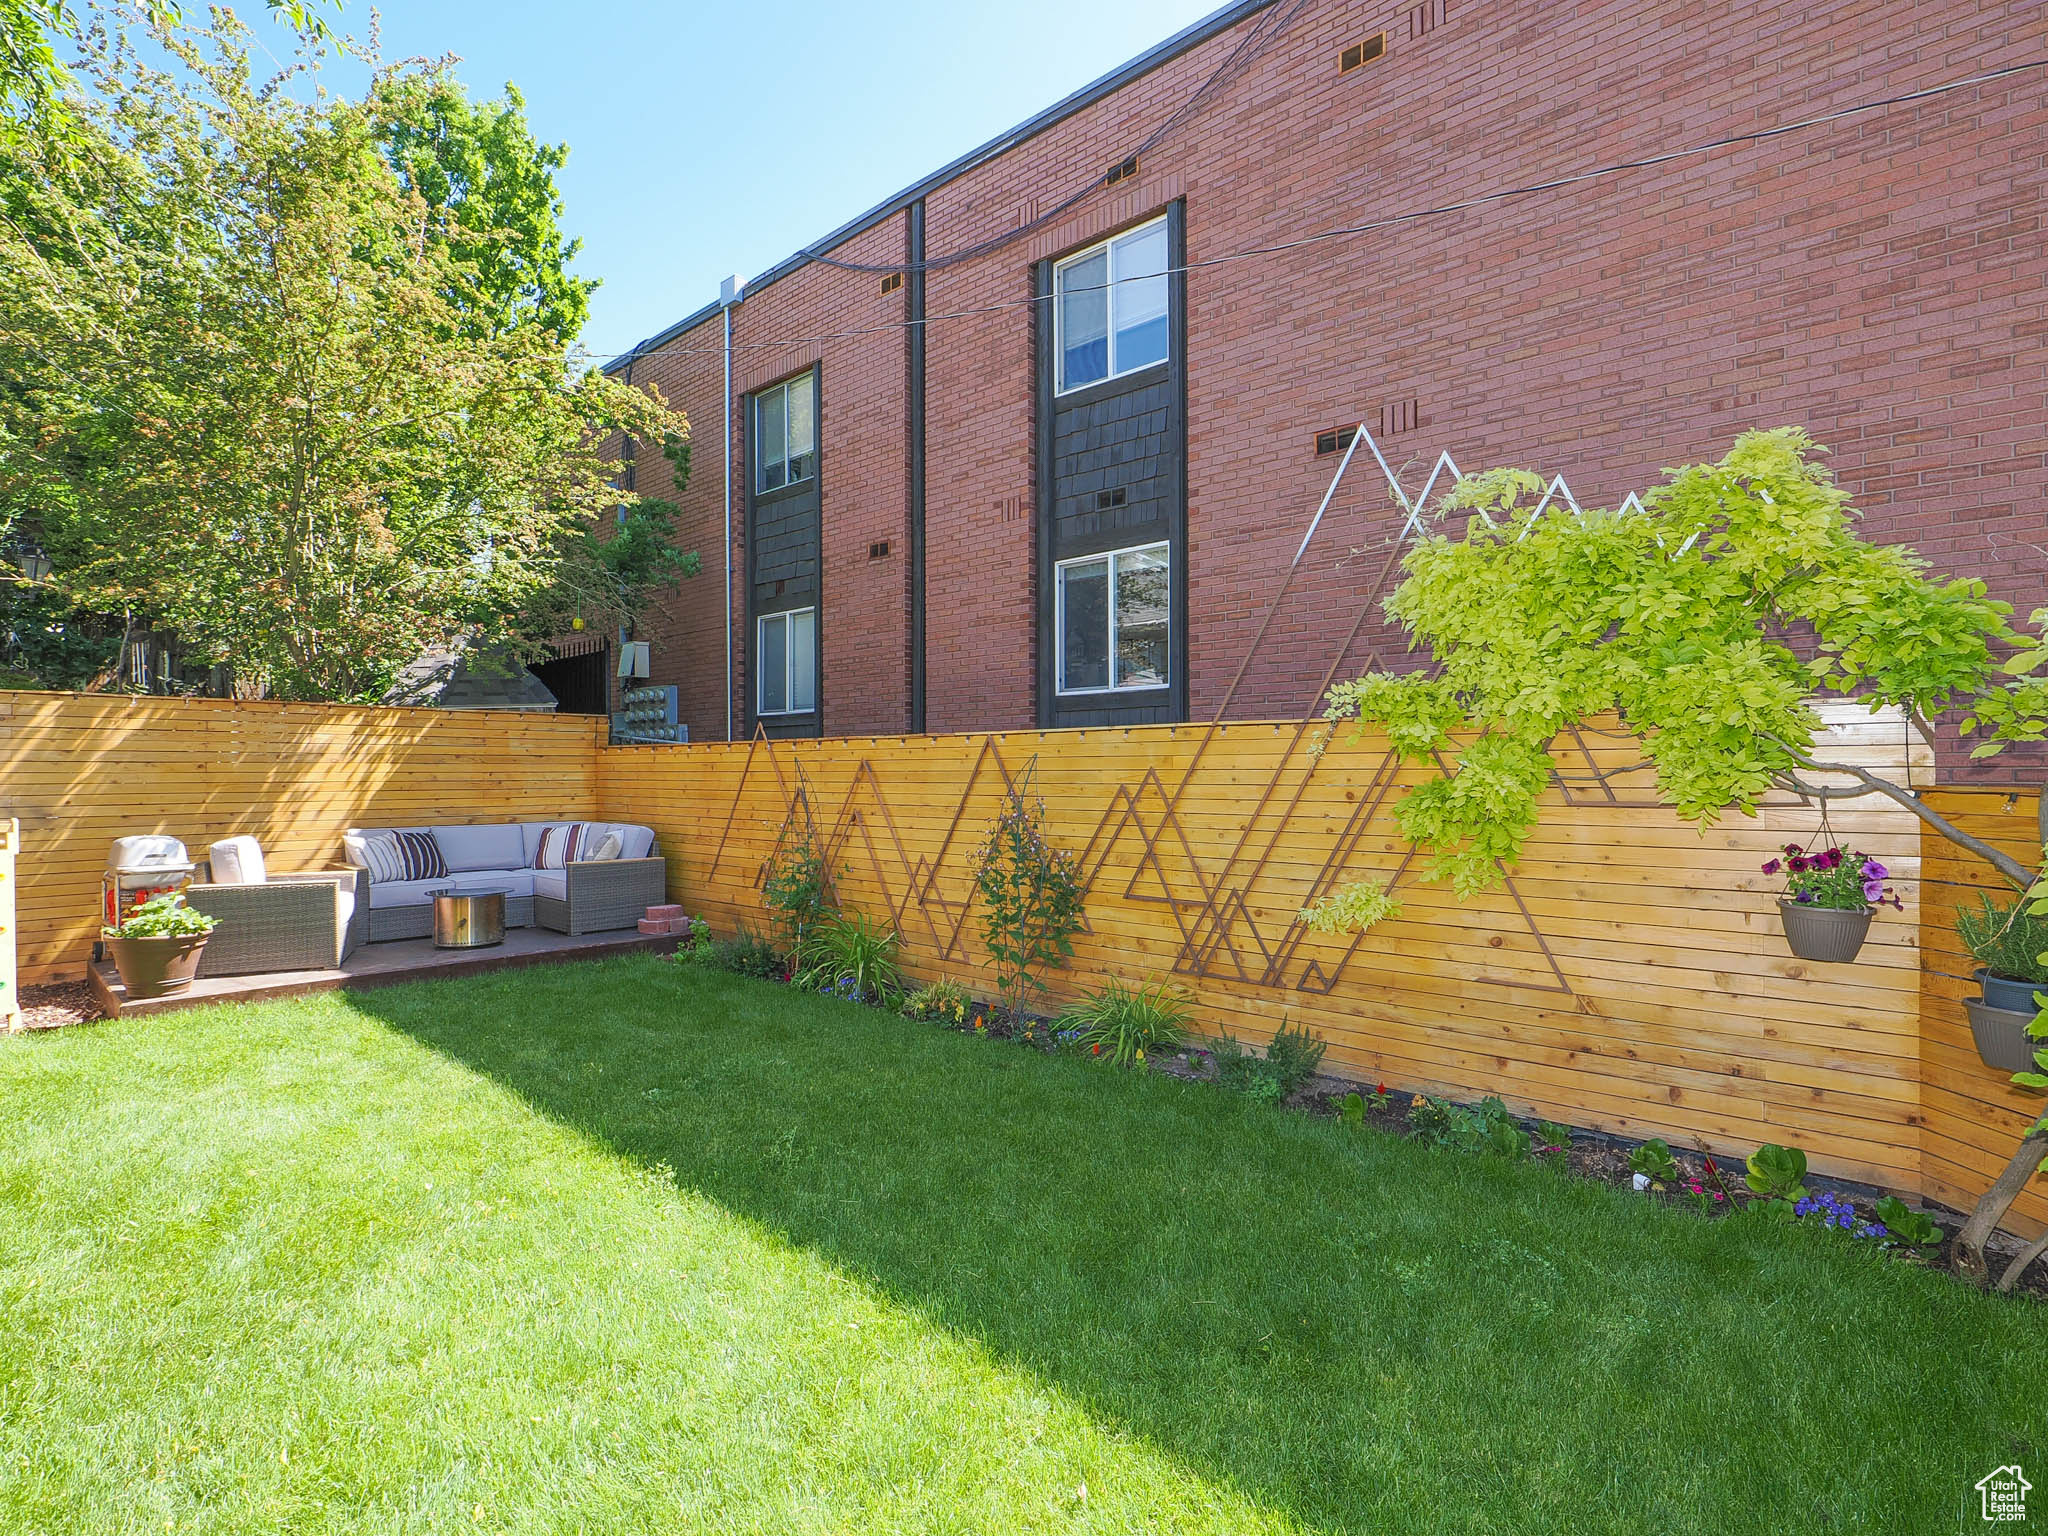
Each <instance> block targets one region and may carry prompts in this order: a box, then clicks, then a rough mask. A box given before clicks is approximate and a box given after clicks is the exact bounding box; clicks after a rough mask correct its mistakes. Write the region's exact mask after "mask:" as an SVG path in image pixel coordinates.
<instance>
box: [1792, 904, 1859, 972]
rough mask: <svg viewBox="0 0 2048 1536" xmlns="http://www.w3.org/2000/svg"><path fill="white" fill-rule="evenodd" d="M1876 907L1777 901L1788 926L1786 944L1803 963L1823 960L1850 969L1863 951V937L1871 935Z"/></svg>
mask: <svg viewBox="0 0 2048 1536" xmlns="http://www.w3.org/2000/svg"><path fill="white" fill-rule="evenodd" d="M1876 910H1877V909H1876V908H1875V907H1864V908H1862V909H1861V910H1858V909H1856V908H1852V907H1814V906H1808V905H1807V904H1806V903H1805V902H1799V901H1792V900H1790V899H1789V898H1787V897H1783V896H1780V897H1779V898H1778V915H1779V917H1780V918H1781V919H1782V920H1783V922H1784V924H1785V942H1786V943H1787V944H1790V945H1791V946H1792V953H1793V954H1795V955H1797V956H1798V957H1799V958H1800V959H1802V960H1821V961H1826V962H1828V963H1829V964H1833V965H1847V964H1848V963H1849V962H1850V961H1851V960H1854V959H1855V958H1856V954H1857V951H1859V950H1861V949H1862V948H1863V936H1864V935H1865V934H1866V933H1868V932H1870V918H1871V914H1872V913H1874V912H1875V911H1876Z"/></svg>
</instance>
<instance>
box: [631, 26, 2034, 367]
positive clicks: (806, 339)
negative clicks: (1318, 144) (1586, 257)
mask: <svg viewBox="0 0 2048 1536" xmlns="http://www.w3.org/2000/svg"><path fill="white" fill-rule="evenodd" d="M2040 69H2048V58H2042V59H2030V60H2028V61H2027V62H2025V63H2022V64H2010V65H2007V66H2005V67H2004V68H2002V69H1994V70H1988V71H1986V72H1984V73H1982V74H1976V75H1969V76H1966V77H1964V78H1962V79H1959V80H1950V81H1946V82H1944V83H1942V84H1940V85H1931V86H1927V87H1925V88H1924V89H1921V90H1917V91H1907V92H1905V93H1903V94H1901V95H1897V96H1886V97H1882V98H1879V99H1877V100H1872V101H1862V102H1857V103H1855V104H1854V105H1852V106H1847V107H1838V108H1836V109H1835V110H1833V111H1831V112H1823V113H1821V114H1819V115H1818V116H1814V117H1806V118H1801V119H1799V120H1798V121H1796V122H1790V123H1780V124H1778V125H1776V126H1774V127H1770V128H1759V129H1757V130H1755V131H1754V132H1751V133H1736V134H1728V135H1726V136H1724V137H1722V138H1717V139H1710V140H1707V141H1705V142H1703V143H1699V144H1689V145H1686V146H1684V147H1683V148H1679V149H1672V150H1665V151H1663V152H1662V153H1659V154H1654V155H1645V156H1642V157H1640V158H1637V159H1633V160H1618V161H1615V162H1613V163H1612V164H1608V165H1600V166H1594V167H1592V168H1590V169H1587V170H1581V171H1570V172H1564V173H1560V174H1558V175H1555V176H1550V177H1547V178H1545V179H1544V180H1541V181H1533V182H1527V183H1524V184H1522V185H1520V186H1514V187H1502V188H1498V189H1496V190H1494V191H1491V192H1481V193H1476V194H1474V195H1472V196H1470V197H1465V198H1460V199H1458V200H1456V201H1453V202H1448V203H1437V204H1434V205H1432V206H1430V207H1427V208H1415V209H1410V210H1408V211H1406V212H1403V213H1395V214H1388V215H1387V216H1385V217H1383V218H1378V219H1370V220H1367V221H1365V222H1364V223H1359V224H1346V225H1340V226H1338V227H1336V228H1334V229H1325V230H1319V231H1317V232H1316V233H1314V234H1309V235H1302V236H1300V237H1298V238H1296V239H1292V240H1283V241H1279V242H1277V243H1275V244H1272V245H1257V246H1248V247H1246V248H1244V249H1242V250H1236V251H1227V252H1224V253H1222V254H1220V255H1216V256H1206V257H1203V258H1202V259H1201V260H1199V261H1188V262H1184V263H1182V264H1180V265H1178V266H1170V267H1166V268H1163V269H1162V270H1161V271H1160V272H1156V273H1144V274H1141V275H1139V276H1136V277H1123V278H1114V279H1111V280H1110V281H1109V282H1106V283H1094V284H1088V285H1086V286H1082V285H1072V286H1069V287H1068V288H1067V289H1066V290H1065V291H1066V292H1068V293H1088V292H1094V291H1097V290H1100V289H1107V288H1113V287H1116V286H1118V285H1120V284H1123V283H1134V282H1150V281H1153V280H1155V279H1156V278H1158V277H1161V276H1166V275H1172V274H1179V273H1187V272H1199V271H1202V270H1205V269H1207V268H1210V267H1220V266H1226V265H1229V264H1232V263H1235V262H1240V261H1251V260H1255V259H1257V258H1260V257H1266V256H1277V255H1282V254H1285V253H1287V252H1289V251H1298V250H1303V249H1306V248H1307V247H1310V246H1315V245H1321V244H1324V243H1326V242H1329V241H1332V240H1343V239H1349V238H1354V237H1356V236H1359V235H1366V234H1372V233H1374V232H1376V231H1379V230H1384V229H1393V228H1398V227H1399V226H1401V225H1404V224H1412V223H1416V222H1419V221H1421V220H1424V219H1434V218H1442V217H1446V216H1448V215H1451V214H1457V213H1465V212H1469V211H1470V210H1472V209H1474V208H1481V207H1485V206H1486V205H1488V204H1490V203H1498V202H1503V201H1506V200H1507V199H1510V198H1517V197H1530V196H1534V195H1536V194H1538V193H1542V192H1552V191H1557V190H1560V189H1562V188H1566V187H1573V186H1578V185H1580V184H1582V183H1584V182H1589V181H1596V180H1600V179H1602V178H1605V177H1609V176H1618V175H1622V174H1624V173H1626V172H1628V171H1637V170H1645V169H1648V168H1650V167H1652V166H1658V165H1665V164H1669V163H1670V162H1672V161H1674V160H1684V159H1689V158H1693V157H1696V156H1699V155H1706V154H1712V153H1713V152H1714V151H1715V150H1719V149H1732V148H1736V147H1739V146H1742V145H1746V144H1760V143H1763V142H1766V141H1768V140H1771V139H1777V138H1783V137H1785V136H1786V135H1788V134H1794V133H1800V132H1803V131H1805V130H1806V129H1809V128H1818V127H1821V126H1824V125H1825V124H1828V123H1833V122H1839V121H1841V120H1842V119H1843V118H1848V117H1856V116H1859V115H1861V114H1864V113H1868V112H1881V111H1886V110H1888V109H1890V108H1893V107H1900V106H1907V105H1910V104H1912V103H1915V102H1920V101H1926V100H1929V99H1931V98H1933V97H1937V96H1943V95H1946V94H1948V93H1949V92H1951V91H1960V90H1966V89H1968V88H1970V87H1972V86H1979V85H1988V84H1990V83H1992V82H1993V81H1997V80H2003V79H2006V78H2008V77H2010V76H2013V75H2019V74H2024V73H2026V72H2028V71H2030V70H2040ZM1100 185H1101V182H1100V179H1099V178H1098V179H1097V180H1096V182H1095V183H1093V184H1092V185H1091V186H1090V187H1089V188H1088V191H1093V190H1095V188H1096V187H1097V186H1100ZM1083 195H1085V194H1083ZM1077 201H1079V198H1078V197H1076V198H1074V199H1070V200H1069V201H1068V203H1065V204H1062V205H1061V206H1060V207H1059V208H1056V209H1054V210H1052V214H1051V215H1047V216H1046V217H1051V216H1056V215H1058V214H1060V213H1062V212H1064V211H1066V209H1067V208H1069V207H1070V206H1071V205H1072V204H1073V203H1074V202H1077ZM1040 222H1042V220H1034V221H1033V223H1032V224H1029V225H1020V226H1019V227H1018V228H1017V229H1015V230H1012V231H1009V232H1007V233H1006V234H1005V235H1003V236H1001V237H999V238H998V239H996V240H994V241H985V242H983V243H982V245H981V246H972V247H968V248H967V249H966V250H963V251H955V252H951V253H949V254H948V255H946V256H944V257H937V258H933V259H931V260H928V261H926V262H924V263H923V264H922V268H919V269H916V270H930V269H933V268H939V267H944V266H949V265H952V264H953V263H955V262H959V261H964V260H968V259H970V258H971V257H973V256H978V255H982V254H985V253H986V251H987V250H992V249H995V248H997V247H999V246H1000V245H1003V244H1006V243H1008V242H1009V241H1010V240H1011V239H1014V238H1016V237H1017V236H1019V235H1021V234H1024V233H1025V232H1027V231H1028V230H1030V229H1032V228H1035V227H1037V225H1038V223H1040ZM799 254H800V255H802V256H804V257H806V258H807V259H808V260H811V261H815V262H818V263H820V264H821V265H825V266H832V267H837V268H840V269H842V270H846V271H852V272H864V273H876V272H903V271H910V270H914V269H913V268H912V267H908V266H905V265H903V264H901V263H898V264H896V265H893V266H870V265H864V264H860V263H854V262H843V261H837V260H834V259H832V258H829V257H825V256H820V255H817V254H814V253H813V252H810V251H804V252H800V253H799ZM1050 298H1051V295H1050V294H1034V295H1032V296H1030V297H1027V298H1021V299H1005V300H1001V301H999V302H997V303H993V304H978V305H973V306H970V307H967V308H964V309H954V310H941V311H938V312H935V313H932V314H928V315H926V316H925V317H924V322H923V323H925V324H930V323H931V322H933V321H939V320H966V319H972V318H975V317H978V316H983V315H991V314H1000V313H1002V312H1004V311H1007V310H1014V309H1030V308H1033V307H1035V306H1036V305H1038V304H1042V303H1045V302H1046V301H1047V300H1049V299H1050ZM910 324H911V322H909V321H901V320H892V321H887V322H884V323H882V324H878V325H870V326H860V327H857V328H855V329H852V330H845V331H826V332H821V333H819V334H817V335H813V336H793V337H785V338H779V339H776V340H770V341H750V342H735V343H734V345H733V350H734V351H743V352H758V351H775V350H780V349H787V348H791V347H809V346H819V345H822V344H823V343H825V342H828V341H851V340H857V339H858V338H860V337H863V336H875V335H885V334H887V333H889V332H891V331H901V330H904V329H907V328H908V326H909V325H910ZM724 350H725V349H724V348H723V347H676V346H661V347H656V348H652V349H650V350H649V351H648V352H647V353H645V354H640V353H639V352H638V349H637V347H636V348H634V349H632V350H631V351H629V352H628V353H622V354H621V355H620V358H619V359H618V360H617V361H619V362H623V361H624V360H625V359H626V358H627V357H628V356H639V355H646V356H654V355H656V354H665V355H669V356H694V355H700V354H701V355H705V356H722V355H723V354H724Z"/></svg>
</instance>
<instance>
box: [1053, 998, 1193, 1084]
mask: <svg viewBox="0 0 2048 1536" xmlns="http://www.w3.org/2000/svg"><path fill="white" fill-rule="evenodd" d="M1193 1014H1194V1003H1193V1000H1192V999H1190V998H1189V996H1188V995H1187V993H1186V992H1184V991H1182V990H1181V989H1180V988H1179V987H1169V986H1167V985H1165V984H1164V983H1162V982H1157V981H1150V982H1146V983H1145V984H1144V985H1143V986H1140V987H1132V986H1129V985H1127V984H1126V983H1124V982H1121V981H1116V980H1111V981H1110V982H1108V983H1107V984H1106V985H1105V986H1104V987H1103V988H1102V989H1101V990H1100V991H1099V992H1091V993H1089V994H1088V995H1087V996H1086V997H1083V998H1082V999H1081V1000H1080V1001H1079V1002H1077V1003H1074V1004H1072V1005H1070V1006H1069V1007H1068V1008H1066V1009H1065V1010H1064V1011H1063V1012H1062V1013H1061V1014H1060V1016H1059V1019H1058V1021H1057V1024H1058V1028H1059V1031H1060V1033H1061V1034H1062V1035H1066V1036H1068V1037H1070V1038H1071V1039H1072V1040H1073V1042H1074V1043H1075V1044H1076V1045H1078V1046H1080V1047H1081V1048H1082V1049H1084V1050H1086V1051H1087V1052H1088V1053H1089V1054H1090V1055H1092V1056H1100V1057H1102V1058H1103V1059H1104V1060H1106V1061H1109V1062H1111V1063H1113V1064H1114V1065H1116V1066H1119V1067H1131V1066H1142V1065H1143V1064H1144V1062H1145V1057H1146V1054H1147V1053H1148V1052H1150V1051H1156V1050H1159V1049H1161V1048H1162V1047H1167V1046H1175V1045H1178V1044H1180V1042H1181V1041H1182V1040H1183V1039H1185V1038H1186V1037H1187V1025H1188V1020H1189V1018H1190V1017H1192V1016H1193Z"/></svg>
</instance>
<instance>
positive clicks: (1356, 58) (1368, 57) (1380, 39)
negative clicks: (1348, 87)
mask: <svg viewBox="0 0 2048 1536" xmlns="http://www.w3.org/2000/svg"><path fill="white" fill-rule="evenodd" d="M1386 51H1387V34H1386V33H1384V32H1375V33H1373V35H1372V36H1371V37H1368V38H1367V39H1366V40H1365V41H1364V42H1362V43H1353V44H1352V45H1351V46H1350V47H1349V48H1346V49H1345V50H1344V51H1343V52H1342V53H1340V54H1338V55H1337V73H1338V74H1340V75H1348V74H1350V73H1351V71H1353V70H1354V69H1357V68H1358V67H1359V66H1360V65H1362V64H1370V63H1371V62H1372V61H1373V60H1374V59H1376V58H1379V57H1380V56H1381V55H1382V54H1384V53H1385V52H1386Z"/></svg>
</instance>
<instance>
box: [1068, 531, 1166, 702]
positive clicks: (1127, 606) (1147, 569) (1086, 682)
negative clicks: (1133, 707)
mask: <svg viewBox="0 0 2048 1536" xmlns="http://www.w3.org/2000/svg"><path fill="white" fill-rule="evenodd" d="M1057 569H1058V572H1059V575H1058V583H1057V591H1056V594H1055V598H1054V601H1055V604H1056V606H1057V610H1058V611H1057V613H1056V615H1055V619H1054V623H1055V626H1056V632H1057V633H1058V635H1059V642H1060V653H1059V691H1060V692H1061V693H1107V692H1111V691H1113V690H1116V689H1120V688H1163V687H1165V686H1166V681H1167V649H1166V647H1167V639H1168V634H1169V626H1168V615H1169V614H1170V613H1171V612H1172V598H1173V591H1172V583H1171V581H1170V580H1169V572H1170V565H1169V561H1168V556H1167V546H1166V545H1164V544H1147V545H1144V546H1143V547H1142V548H1138V549H1119V550H1117V551H1115V552H1114V553H1112V554H1107V555H1089V556H1087V557H1085V558H1084V559H1080V560H1062V561H1061V562H1060V564H1059V566H1058V567H1057Z"/></svg>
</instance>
